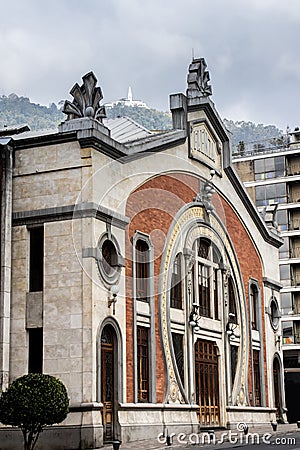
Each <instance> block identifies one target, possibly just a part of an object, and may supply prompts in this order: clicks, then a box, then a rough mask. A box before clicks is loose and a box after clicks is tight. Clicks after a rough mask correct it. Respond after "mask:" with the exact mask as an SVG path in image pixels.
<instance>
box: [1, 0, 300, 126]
mask: <svg viewBox="0 0 300 450" xmlns="http://www.w3.org/2000/svg"><path fill="white" fill-rule="evenodd" d="M297 3H298V2H297V0H290V1H289V2H282V0H263V1H261V0H244V1H243V2H241V1H239V0H226V1H218V0H211V1H210V2H207V1H204V0H186V1H185V2H183V1H182V0H173V1H172V0H166V1H164V2H161V1H160V0H152V1H150V0H145V1H143V2H141V1H139V0H102V1H98V0H89V1H88V2H82V1H77V0H71V1H70V0H53V1H52V2H40V1H37V0H27V1H26V2H18V1H17V0H12V1H10V2H8V1H4V0H0V9H1V11H4V12H5V20H4V21H2V24H1V29H0V58H1V61H5V64H3V63H2V64H1V69H0V94H2V93H4V94H9V93H10V92H16V93H17V94H19V95H27V96H28V97H30V98H31V99H32V100H33V101H36V102H39V103H42V104H48V103H50V102H51V101H59V100H60V99H63V98H68V92H69V89H70V88H71V86H72V85H73V84H74V83H75V82H81V76H82V75H83V74H84V73H86V72H88V71H89V70H93V71H94V72H95V74H96V76H97V78H98V80H99V84H100V85H101V86H102V89H103V93H104V96H105V101H111V100H115V99H117V98H120V97H122V96H124V95H126V92H127V88H128V86H129V85H130V86H131V87H132V89H133V94H134V97H135V98H140V99H142V100H144V101H146V102H147V103H148V104H149V105H151V106H153V107H157V108H160V109H164V110H166V109H167V108H168V97H169V94H170V93H173V92H182V91H183V92H184V91H185V89H186V73H187V67H188V64H189V62H190V60H191V56H192V49H194V50H193V51H194V54H195V56H196V57H198V56H204V57H205V58H206V61H207V63H208V68H209V70H210V74H211V84H212V86H213V100H214V101H215V103H216V106H217V108H218V109H219V111H220V114H221V115H222V116H226V117H228V118H232V119H233V120H252V121H255V122H264V123H266V124H268V123H272V124H273V123H274V124H276V125H277V126H279V127H281V128H283V127H285V125H286V124H287V123H289V124H290V125H291V126H296V125H297V124H298V120H299V116H298V107H297V105H298V103H299V90H298V85H299V78H300V67H299V65H300V63H298V61H297V53H298V42H299V30H300V27H299V25H300V12H299V8H298V4H297Z"/></svg>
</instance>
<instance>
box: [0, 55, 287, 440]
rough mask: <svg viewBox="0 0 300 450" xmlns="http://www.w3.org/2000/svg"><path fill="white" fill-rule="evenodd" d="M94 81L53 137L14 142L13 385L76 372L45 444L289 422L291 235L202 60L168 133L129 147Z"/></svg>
mask: <svg viewBox="0 0 300 450" xmlns="http://www.w3.org/2000/svg"><path fill="white" fill-rule="evenodd" d="M96 81H97V80H96V79H95V77H94V75H93V74H92V73H89V74H87V75H85V76H84V77H83V84H82V86H79V85H78V84H76V85H75V86H74V87H73V88H72V90H71V95H72V96H73V101H72V102H71V101H67V102H66V103H65V106H64V112H65V113H66V114H67V120H66V121H65V122H63V123H62V124H61V125H60V126H59V130H58V132H54V133H52V134H47V135H39V136H32V135H30V134H29V135H26V134H23V135H20V136H18V137H16V138H15V139H14V140H13V145H12V148H13V154H14V166H13V172H12V224H11V230H12V241H11V242H12V243H11V251H12V265H11V270H10V269H9V270H10V273H11V279H12V283H11V292H10V294H9V296H6V300H4V297H3V296H2V297H1V302H2V304H1V311H2V312H3V311H4V310H7V308H9V312H10V313H9V314H10V315H9V329H10V331H9V339H8V342H7V343H6V344H7V345H6V347H5V345H4V342H2V343H1V345H2V348H1V352H2V354H3V355H4V354H5V355H6V360H7V361H9V364H8V365H7V366H6V369H5V368H3V365H2V367H1V370H2V381H3V385H4V387H5V383H6V381H7V380H10V381H11V380H13V379H15V378H16V377H18V376H21V375H23V374H24V373H27V372H44V373H49V374H52V375H54V376H57V377H59V378H60V379H61V380H62V381H63V382H64V383H65V385H66V387H67V389H68V393H69V396H70V413H69V415H68V418H67V419H66V420H65V422H64V423H63V424H61V425H59V426H57V427H52V428H49V429H47V430H46V431H45V432H44V433H43V434H42V436H41V438H40V439H41V441H40V442H41V445H42V447H41V448H49V449H50V448H55V449H58V448H61V449H63V448H68V449H70V448H74V449H75V448H86V449H87V448H97V447H101V446H102V445H103V443H106V442H111V441H112V440H114V439H121V440H122V441H128V440H135V439H143V438H145V436H147V437H150V436H152V437H156V436H158V435H159V433H164V434H165V435H167V434H168V433H170V432H174V433H181V432H184V433H190V432H198V431H199V427H200V429H205V428H206V427H209V428H212V427H234V426H235V425H236V424H237V423H238V422H240V421H241V418H242V420H243V421H245V422H247V423H248V424H249V425H252V424H262V423H267V422H270V420H275V419H276V418H277V419H280V420H282V419H283V420H284V406H285V400H284V391H283V376H282V351H281V348H280V346H278V339H277V337H278V329H279V314H278V309H279V290H280V287H281V285H280V283H279V281H278V280H279V266H278V260H277V252H278V247H279V246H280V245H281V244H282V240H281V238H280V237H279V235H278V234H277V231H276V229H275V228H274V227H272V224H268V226H267V224H266V223H265V222H264V221H263V219H262V218H261V217H260V215H259V214H258V213H257V211H256V208H255V206H254V205H253V203H252V202H251V200H250V198H249V196H248V195H247V193H246V191H245V189H244V187H243V185H242V183H241V182H240V180H239V178H238V177H237V175H236V173H235V171H234V169H233V167H232V163H231V149H230V141H229V137H228V134H227V131H226V129H225V128H224V126H223V123H222V121H221V119H220V118H219V116H218V113H217V111H216V109H215V106H214V104H213V102H212V101H211V99H210V95H211V87H210V85H209V74H208V72H207V70H206V64H205V61H204V59H194V60H193V61H192V63H191V64H190V66H189V71H188V79H187V84H188V86H187V92H186V95H184V94H175V95H172V96H171V97H170V106H171V112H172V117H173V129H172V130H169V131H166V132H164V133H157V134H155V133H153V134H149V133H145V136H144V137H139V138H138V139H135V140H128V139H124V140H123V141H124V142H125V143H124V142H123V143H122V142H118V141H116V140H115V139H113V137H112V134H111V132H110V130H109V129H108V128H107V127H105V126H104V124H103V118H104V117H105V110H104V108H103V107H102V106H101V104H100V102H101V100H102V92H101V89H100V88H99V87H96ZM131 126H132V124H131ZM1 211H2V210H1ZM1 277H2V273H1ZM1 283H3V278H1ZM1 289H2V288H1ZM5 302H6V303H5ZM5 308H6V309H5ZM4 319H5V316H4V315H3V314H2V316H1V320H2V322H4ZM5 349H6V350H5ZM5 352H6V353H5ZM11 433H12V430H10V429H9V430H8V429H7V428H2V429H1V430H0V435H1V442H5V445H6V446H5V447H3V448H7V449H8V448H15V447H10V445H15V443H14V444H11V442H13V441H11V440H10V439H11ZM14 436H15V437H14V439H15V440H16V439H17V438H18V437H17V434H16V433H14Z"/></svg>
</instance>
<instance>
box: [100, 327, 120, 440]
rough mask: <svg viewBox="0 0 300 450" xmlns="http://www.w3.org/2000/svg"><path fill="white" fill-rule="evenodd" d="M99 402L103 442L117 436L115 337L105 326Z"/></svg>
mask: <svg viewBox="0 0 300 450" xmlns="http://www.w3.org/2000/svg"><path fill="white" fill-rule="evenodd" d="M100 376H101V384H100V385H101V388H100V389H101V401H102V403H103V411H102V424H103V442H104V443H107V442H111V441H112V440H113V439H115V438H116V437H117V436H116V434H117V430H116V425H117V420H116V418H117V380H118V377H117V337H116V333H115V330H114V328H113V326H112V325H110V324H108V325H105V327H104V328H103V331H102V334H101V375H100Z"/></svg>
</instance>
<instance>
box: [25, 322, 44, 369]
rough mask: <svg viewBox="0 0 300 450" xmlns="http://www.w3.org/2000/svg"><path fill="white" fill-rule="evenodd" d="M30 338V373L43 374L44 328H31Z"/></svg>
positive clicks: (29, 330)
mask: <svg viewBox="0 0 300 450" xmlns="http://www.w3.org/2000/svg"><path fill="white" fill-rule="evenodd" d="M28 337H29V339H28V347H29V350H28V372H29V373H43V328H29V329H28Z"/></svg>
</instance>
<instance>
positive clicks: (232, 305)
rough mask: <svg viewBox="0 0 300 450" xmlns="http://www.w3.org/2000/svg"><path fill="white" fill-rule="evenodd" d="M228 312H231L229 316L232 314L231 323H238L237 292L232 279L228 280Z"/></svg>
mask: <svg viewBox="0 0 300 450" xmlns="http://www.w3.org/2000/svg"><path fill="white" fill-rule="evenodd" d="M228 312H229V314H232V316H231V321H232V322H233V323H238V320H237V310H236V301H235V291H234V285H233V280H232V277H229V279H228Z"/></svg>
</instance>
